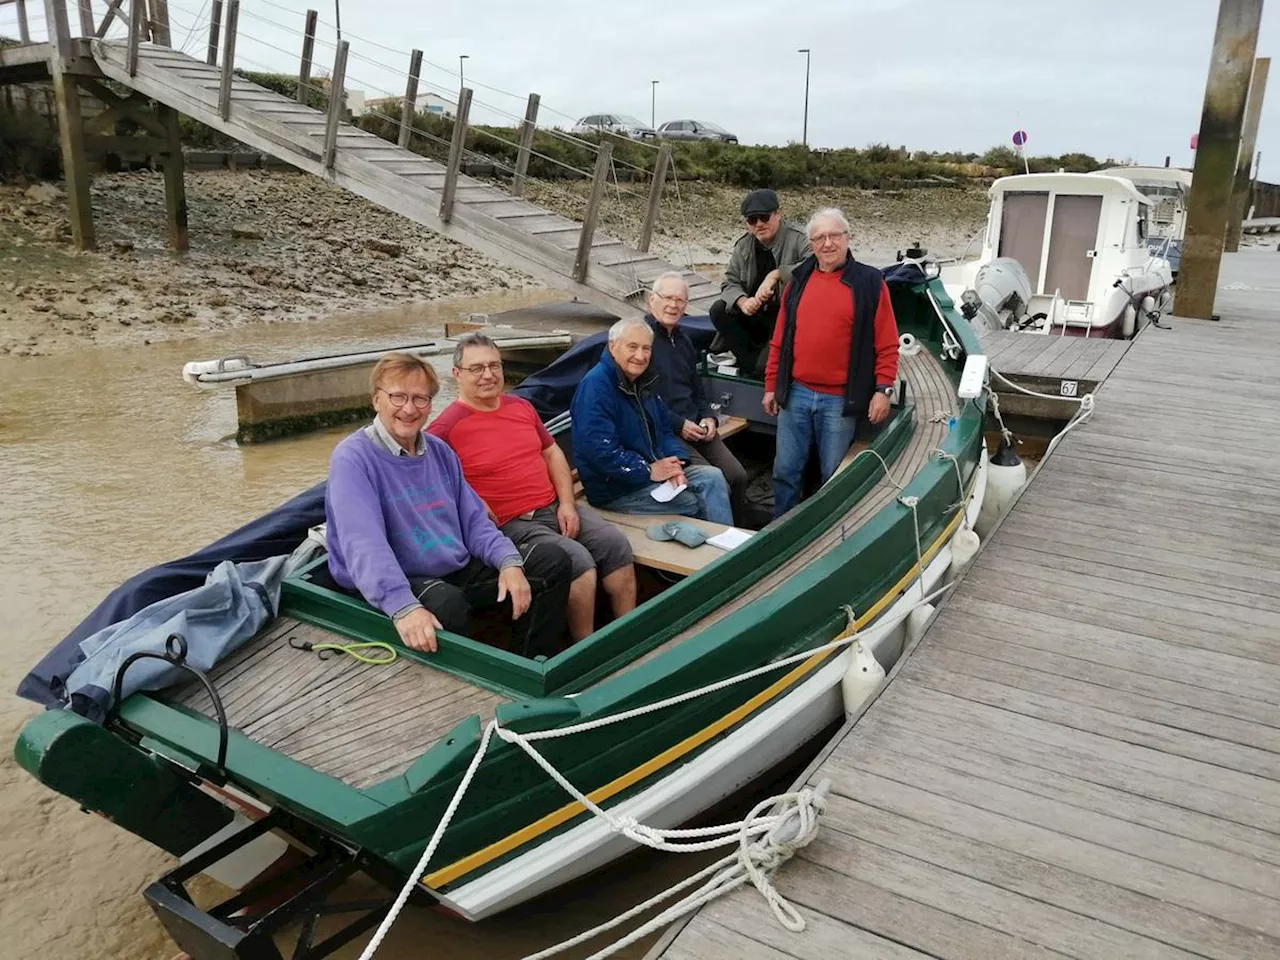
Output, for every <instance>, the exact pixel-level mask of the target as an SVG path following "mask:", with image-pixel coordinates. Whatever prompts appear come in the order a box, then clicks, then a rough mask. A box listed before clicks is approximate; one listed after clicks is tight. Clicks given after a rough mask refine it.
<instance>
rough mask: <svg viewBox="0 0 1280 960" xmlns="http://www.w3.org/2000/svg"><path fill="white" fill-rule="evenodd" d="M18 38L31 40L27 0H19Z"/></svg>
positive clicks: (26, 41) (28, 41) (24, 41)
mask: <svg viewBox="0 0 1280 960" xmlns="http://www.w3.org/2000/svg"><path fill="white" fill-rule="evenodd" d="M18 39H19V40H21V41H22V42H23V43H30V42H31V28H30V27H29V26H28V25H27V0H18Z"/></svg>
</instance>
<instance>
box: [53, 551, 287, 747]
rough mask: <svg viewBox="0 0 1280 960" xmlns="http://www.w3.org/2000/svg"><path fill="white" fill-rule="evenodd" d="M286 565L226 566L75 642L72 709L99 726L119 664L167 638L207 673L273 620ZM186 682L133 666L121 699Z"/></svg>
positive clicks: (280, 561) (158, 668)
mask: <svg viewBox="0 0 1280 960" xmlns="http://www.w3.org/2000/svg"><path fill="white" fill-rule="evenodd" d="M286 560H288V558H287V557H270V558H268V559H266V560H253V561H250V562H247V563H233V562H232V561H230V560H223V561H222V562H221V563H219V564H218V565H217V566H216V567H214V568H213V572H212V573H210V574H209V576H208V577H207V578H206V579H205V582H204V583H203V584H201V585H200V586H198V587H196V588H195V589H193V590H186V591H184V592H182V593H178V594H174V595H173V596H171V597H166V598H165V599H163V600H158V601H156V602H155V603H153V604H151V605H150V606H147V607H143V608H142V609H141V610H139V611H138V612H137V613H135V614H134V615H133V616H131V617H129V618H128V619H126V620H122V621H120V622H119V623H113V624H111V625H110V626H107V627H103V628H102V629H101V630H99V631H98V632H97V633H94V634H91V635H90V636H88V637H85V638H84V639H83V640H81V641H80V644H79V647H80V655H81V657H82V659H81V660H80V662H79V663H78V664H77V665H76V667H75V669H74V670H72V671H71V675H70V676H68V677H67V678H66V680H65V682H64V688H65V691H66V694H67V696H68V697H69V698H70V701H71V704H72V709H74V710H75V712H76V713H79V714H82V715H84V716H85V717H87V718H88V719H90V720H93V721H94V722H95V723H101V722H102V721H103V720H104V719H105V718H106V715H107V711H108V709H109V708H110V707H112V706H113V705H114V704H112V703H111V693H112V690H113V688H114V684H115V678H116V672H117V671H118V670H119V669H120V666H121V664H123V663H124V661H125V660H126V659H128V657H129V656H131V655H132V654H134V653H142V652H146V653H164V652H165V645H166V641H167V639H168V637H169V636H170V635H171V634H175V633H176V634H179V635H180V636H181V637H182V638H183V639H184V640H186V644H187V650H186V660H185V662H186V663H188V664H190V665H191V666H192V667H195V668H196V669H197V670H201V671H203V672H205V673H207V672H208V671H209V670H210V669H212V668H213V666H214V665H215V664H217V663H218V662H219V661H221V660H222V658H223V657H227V656H230V655H231V654H232V653H234V652H235V651H236V650H237V649H238V648H239V647H240V646H241V645H242V644H244V643H245V642H246V641H247V640H249V639H250V638H252V637H253V636H254V634H256V633H257V632H258V631H259V630H260V629H262V627H263V626H265V625H266V623H267V621H269V620H270V619H271V618H272V617H274V616H275V612H276V610H277V609H278V608H279V605H280V584H281V583H282V581H283V580H284V575H285V571H286ZM190 677H191V675H190V674H189V673H188V672H187V671H185V670H182V669H181V668H179V667H177V666H175V665H173V664H172V663H169V662H168V661H165V660H156V659H153V658H151V657H147V658H144V659H141V660H137V661H135V662H134V663H133V664H131V665H130V667H129V670H128V672H126V673H125V675H124V682H123V684H122V686H121V690H120V695H121V699H125V698H127V697H128V696H129V695H130V694H133V693H136V692H137V691H139V690H162V689H164V688H165V687H167V686H170V685H172V684H175V683H180V682H183V681H185V680H188V679H190Z"/></svg>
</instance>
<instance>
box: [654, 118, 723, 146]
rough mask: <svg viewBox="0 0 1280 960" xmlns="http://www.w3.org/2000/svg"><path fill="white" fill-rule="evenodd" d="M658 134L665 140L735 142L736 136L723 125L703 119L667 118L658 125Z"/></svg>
mask: <svg viewBox="0 0 1280 960" xmlns="http://www.w3.org/2000/svg"><path fill="white" fill-rule="evenodd" d="M658 136H660V137H662V138H663V139H665V140H720V141H723V142H724V143H737V142H738V138H737V137H736V136H735V135H734V134H732V133H730V132H729V131H728V130H726V129H725V128H724V127H720V126H716V124H714V123H707V122H706V121H705V120H668V121H667V122H666V123H664V124H663V125H662V126H660V127H658Z"/></svg>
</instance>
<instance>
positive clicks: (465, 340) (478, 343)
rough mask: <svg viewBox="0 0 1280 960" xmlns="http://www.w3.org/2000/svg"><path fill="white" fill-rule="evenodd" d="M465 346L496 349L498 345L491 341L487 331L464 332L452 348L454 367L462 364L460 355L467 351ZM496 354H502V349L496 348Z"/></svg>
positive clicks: (491, 338)
mask: <svg viewBox="0 0 1280 960" xmlns="http://www.w3.org/2000/svg"><path fill="white" fill-rule="evenodd" d="M467 347H492V348H493V349H494V350H498V345H497V344H496V343H494V342H493V337H491V336H489V335H488V334H487V333H480V332H479V331H476V332H475V333H466V334H463V335H462V336H460V337H459V338H458V344H457V346H455V347H454V348H453V365H454V366H455V367H461V366H462V355H463V354H464V353H466V352H467ZM498 355H499V356H501V355H502V351H501V350H498Z"/></svg>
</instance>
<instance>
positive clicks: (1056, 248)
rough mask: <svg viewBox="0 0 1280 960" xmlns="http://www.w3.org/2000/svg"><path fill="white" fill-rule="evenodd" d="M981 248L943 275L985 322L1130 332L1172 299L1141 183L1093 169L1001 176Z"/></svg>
mask: <svg viewBox="0 0 1280 960" xmlns="http://www.w3.org/2000/svg"><path fill="white" fill-rule="evenodd" d="M990 197H991V208H990V210H989V212H988V213H987V226H986V231H985V235H984V236H983V240H982V249H981V252H980V253H979V255H978V257H977V258H976V259H973V260H966V261H961V262H958V263H951V264H945V265H943V268H942V282H943V284H944V285H945V286H946V289H947V292H948V293H949V294H950V295H951V296H952V298H953V299H954V300H955V301H956V302H957V303H958V304H959V305H960V309H961V311H962V312H963V313H964V315H965V316H966V317H967V318H968V319H969V320H970V321H971V322H973V323H975V324H976V325H977V326H978V327H979V328H980V329H981V328H983V327H985V328H987V329H992V330H1022V331H1026V332H1030V333H1042V334H1057V335H1066V336H1083V337H1104V338H1123V339H1128V338H1130V337H1132V336H1133V335H1134V333H1136V332H1137V331H1138V329H1139V328H1140V327H1141V326H1142V325H1143V323H1144V322H1146V321H1147V320H1154V319H1158V318H1159V315H1160V312H1161V311H1163V310H1164V309H1165V308H1166V307H1167V306H1168V304H1169V302H1170V300H1171V299H1172V294H1171V291H1170V286H1171V284H1172V282H1173V272H1172V268H1171V266H1170V264H1169V261H1168V260H1167V259H1166V258H1165V257H1163V256H1160V255H1159V254H1156V253H1153V252H1152V251H1151V250H1150V249H1149V247H1148V236H1149V216H1150V211H1151V202H1150V200H1148V198H1147V197H1145V196H1143V194H1142V193H1140V192H1139V191H1138V189H1137V188H1136V187H1135V186H1134V184H1133V182H1132V181H1130V180H1128V179H1125V178H1122V177H1113V176H1099V175H1097V174H1086V173H1032V174H1023V175H1019V176H1012V177H1002V178H1001V179H999V180H997V181H996V182H995V183H993V184H992V186H991V191H990Z"/></svg>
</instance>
